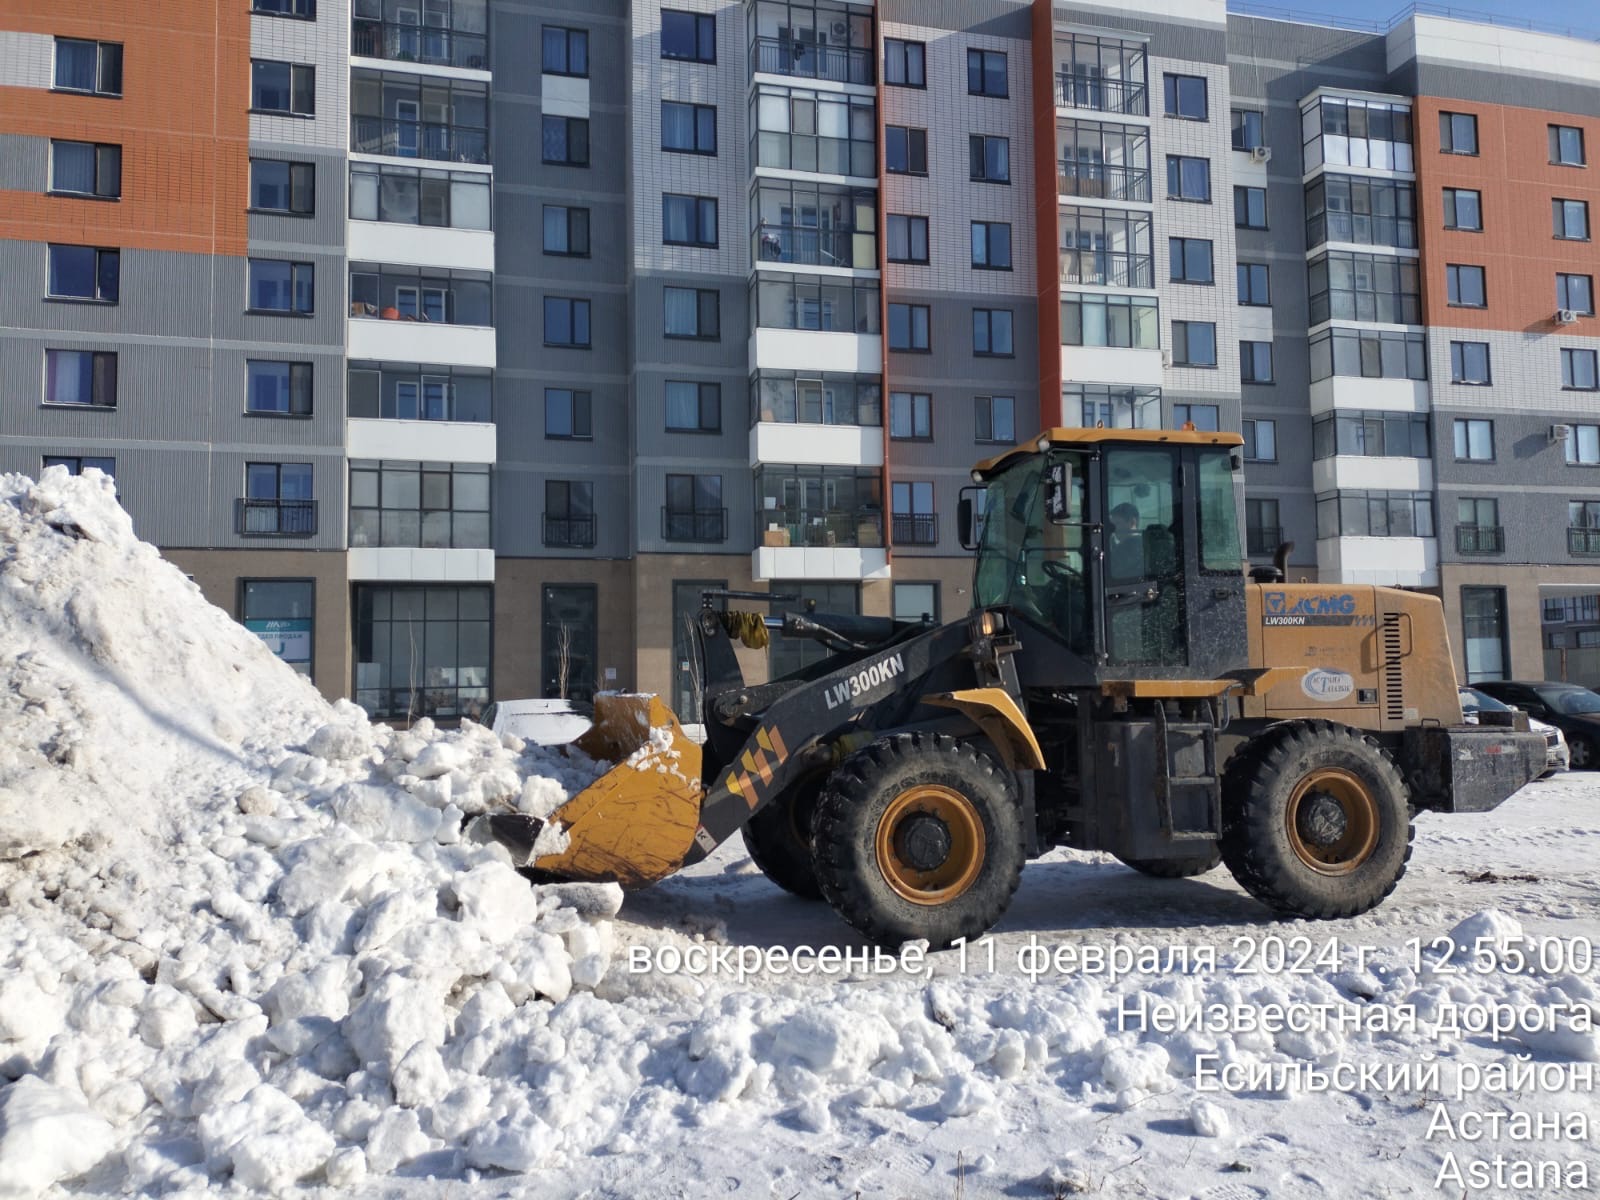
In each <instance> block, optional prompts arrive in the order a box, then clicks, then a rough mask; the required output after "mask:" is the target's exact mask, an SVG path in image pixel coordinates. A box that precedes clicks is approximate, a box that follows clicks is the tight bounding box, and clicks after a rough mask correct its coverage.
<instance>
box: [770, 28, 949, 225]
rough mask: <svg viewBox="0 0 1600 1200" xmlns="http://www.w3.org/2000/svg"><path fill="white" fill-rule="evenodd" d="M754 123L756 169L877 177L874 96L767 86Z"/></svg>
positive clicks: (925, 161) (924, 164)
mask: <svg viewBox="0 0 1600 1200" xmlns="http://www.w3.org/2000/svg"><path fill="white" fill-rule="evenodd" d="M779 44H780V45H785V46H786V45H787V44H788V43H779ZM750 123H751V125H752V126H753V127H754V128H755V130H756V133H755V135H754V138H753V140H752V142H751V153H752V155H753V156H754V165H755V166H758V167H780V168H782V169H783V170H786V171H787V170H794V171H811V172H817V173H820V174H823V175H853V176H856V177H858V178H867V177H871V178H874V179H875V178H876V177H877V174H878V138H877V127H878V120H877V109H876V106H875V105H874V104H873V101H872V97H870V96H852V95H847V94H845V93H843V92H814V91H809V90H805V89H801V88H791V87H779V86H777V85H775V84H770V83H763V84H761V85H760V86H759V87H758V88H757V89H756V94H755V95H754V96H753V97H751V100H750ZM923 150H924V153H923V158H922V164H923V165H922V174H927V156H926V146H925V145H924V147H923ZM891 169H892V168H891ZM875 196H876V194H875V193H874V197H875ZM785 223H786V224H787V223H788V222H785Z"/></svg>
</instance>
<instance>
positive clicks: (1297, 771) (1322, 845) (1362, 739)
mask: <svg viewBox="0 0 1600 1200" xmlns="http://www.w3.org/2000/svg"><path fill="white" fill-rule="evenodd" d="M1411 835H1412V827H1411V812H1410V808H1409V806H1408V804H1407V800H1406V786H1405V782H1404V781H1403V780H1402V779H1401V777H1400V771H1399V769H1398V768H1397V767H1396V766H1395V764H1394V761H1393V760H1392V759H1391V758H1390V757H1389V755H1388V754H1387V753H1386V752H1385V751H1384V749H1383V747H1382V746H1380V745H1378V743H1377V742H1375V741H1374V740H1373V739H1372V738H1370V737H1367V736H1366V735H1365V734H1363V733H1362V732H1361V731H1360V730H1356V729H1351V728H1349V727H1348V726H1345V725H1338V724H1335V723H1333V722H1331V721H1298V722H1295V723H1294V724H1289V725H1280V726H1276V727H1274V728H1272V729H1269V730H1268V731H1267V732H1266V733H1264V734H1262V735H1261V736H1260V737H1259V738H1257V739H1256V740H1255V741H1253V742H1251V743H1250V744H1248V745H1247V746H1245V747H1244V748H1243V749H1241V750H1240V751H1239V752H1238V753H1236V754H1235V755H1234V756H1233V758H1232V759H1231V760H1230V761H1229V763H1228V767H1227V770H1226V772H1225V773H1224V776H1223V783H1222V840H1221V847H1222V859H1223V861H1224V862H1225V863H1227V864H1228V870H1229V871H1231V872H1232V873H1233V877H1234V878H1235V879H1236V880H1238V882H1239V885H1240V886H1241V887H1243V888H1244V890H1245V891H1247V892H1249V893H1250V894H1251V895H1252V896H1254V897H1255V898H1256V899H1257V900H1260V901H1261V902H1262V903H1263V904H1265V905H1267V906H1268V907H1270V908H1273V909H1276V910H1277V911H1278V912H1281V913H1287V914H1292V915H1294V916H1299V917H1313V918H1327V917H1353V916H1355V915H1357V914H1358V913H1364V912H1366V911H1367V910H1368V909H1371V908H1375V907H1377V905H1378V904H1380V903H1381V902H1382V901H1383V899H1384V898H1385V897H1386V896H1388V894H1389V893H1390V892H1392V891H1394V889H1395V885H1396V884H1398V883H1399V882H1400V877H1401V876H1402V875H1404V874H1405V870H1406V862H1407V860H1409V859H1410V857H1411Z"/></svg>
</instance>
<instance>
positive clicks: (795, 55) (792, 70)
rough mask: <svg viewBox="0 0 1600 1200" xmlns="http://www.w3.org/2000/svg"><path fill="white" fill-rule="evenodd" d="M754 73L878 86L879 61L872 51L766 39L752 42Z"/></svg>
mask: <svg viewBox="0 0 1600 1200" xmlns="http://www.w3.org/2000/svg"><path fill="white" fill-rule="evenodd" d="M750 71H751V74H754V73H755V72H757V71H761V72H763V73H765V74H767V75H796V76H799V77H800V78H802V79H827V80H831V81H832V82H834V83H862V84H872V83H876V82H877V61H876V57H875V55H874V54H873V52H872V51H871V50H868V49H866V48H864V47H860V46H819V45H817V44H815V43H814V42H797V41H794V40H792V39H789V38H766V37H762V38H757V39H756V40H755V41H754V42H752V43H751V44H750Z"/></svg>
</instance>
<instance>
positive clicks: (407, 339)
mask: <svg viewBox="0 0 1600 1200" xmlns="http://www.w3.org/2000/svg"><path fill="white" fill-rule="evenodd" d="M349 324H350V337H349V347H350V350H349V353H350V357H351V358H371V359H378V360H380V361H388V362H416V363H448V364H450V365H451V366H458V367H492V366H494V365H495V340H494V330H493V329H492V328H490V327H488V326H486V325H437V324H432V323H430V322H427V321H374V320H371V319H370V318H362V319H359V320H352V321H351V322H350V323H349Z"/></svg>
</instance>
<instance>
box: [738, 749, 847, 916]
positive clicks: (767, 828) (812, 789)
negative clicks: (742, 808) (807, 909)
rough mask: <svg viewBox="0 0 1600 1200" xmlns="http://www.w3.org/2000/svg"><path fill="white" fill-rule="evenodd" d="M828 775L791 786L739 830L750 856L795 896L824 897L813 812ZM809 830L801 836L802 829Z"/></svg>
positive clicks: (768, 876)
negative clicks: (813, 843) (815, 857)
mask: <svg viewBox="0 0 1600 1200" xmlns="http://www.w3.org/2000/svg"><path fill="white" fill-rule="evenodd" d="M825 778H826V777H825V776H821V775H819V776H818V777H817V778H816V779H815V780H807V781H804V782H802V783H800V784H799V785H798V786H796V787H794V788H791V789H790V790H789V791H788V792H787V793H785V794H784V795H782V796H780V797H779V798H778V799H777V800H775V801H773V802H772V803H771V804H768V805H765V806H764V807H762V808H761V809H759V810H758V811H757V812H756V814H755V816H753V817H751V818H750V819H749V820H748V821H746V822H745V823H744V828H743V829H741V830H740V831H739V832H740V833H741V834H742V835H743V837H744V848H745V849H746V850H748V851H749V852H750V859H751V861H752V862H754V863H755V864H756V866H757V867H759V868H761V873H762V874H763V875H765V876H766V877H767V878H768V879H770V880H771V881H772V882H773V883H775V884H777V885H778V886H779V887H781V888H782V889H783V890H784V891H786V892H788V893H789V894H790V895H791V896H799V897H800V898H801V899H802V900H821V899H822V889H821V888H819V887H818V886H817V871H816V867H815V866H814V865H813V864H812V861H811V842H810V834H811V814H812V810H813V809H814V808H815V807H816V803H817V793H818V792H819V791H820V790H821V789H822V784H823V781H824V779H825ZM801 830H804V831H805V837H801V834H800V831H801Z"/></svg>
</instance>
